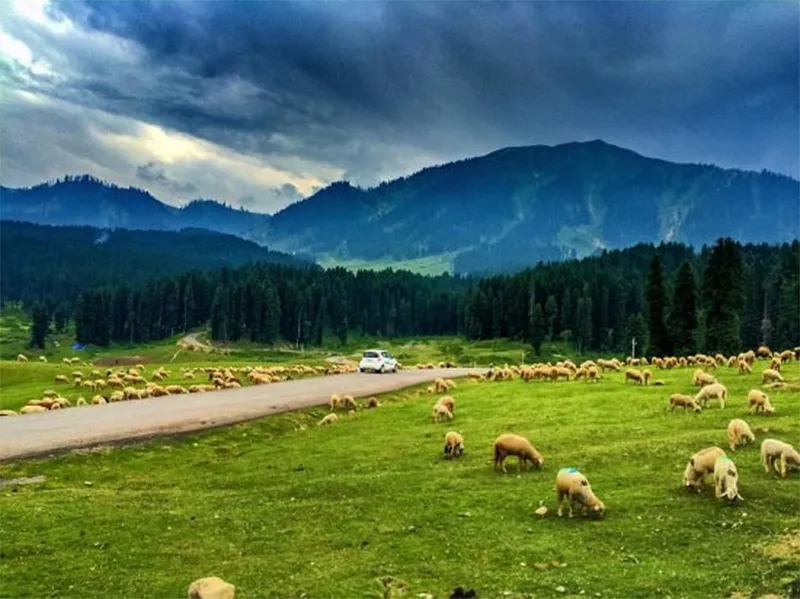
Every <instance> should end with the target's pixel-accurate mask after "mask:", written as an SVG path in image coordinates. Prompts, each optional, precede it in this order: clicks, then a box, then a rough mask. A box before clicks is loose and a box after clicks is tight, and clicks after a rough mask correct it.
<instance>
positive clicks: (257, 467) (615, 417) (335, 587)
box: [0, 362, 800, 598]
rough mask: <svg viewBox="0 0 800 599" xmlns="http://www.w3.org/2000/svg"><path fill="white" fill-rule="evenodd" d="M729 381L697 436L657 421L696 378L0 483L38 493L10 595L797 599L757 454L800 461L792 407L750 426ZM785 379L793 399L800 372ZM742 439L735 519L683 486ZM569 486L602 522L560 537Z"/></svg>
mask: <svg viewBox="0 0 800 599" xmlns="http://www.w3.org/2000/svg"><path fill="white" fill-rule="evenodd" d="M23 366H25V365H23ZM758 366H759V367H757V368H756V369H755V370H756V371H759V372H760V370H761V368H763V367H764V366H763V364H759V365H758ZM20 368H21V367H20ZM717 375H718V377H719V378H720V379H721V380H722V382H724V383H725V384H726V385H727V386H728V388H729V391H730V402H729V405H728V407H727V408H726V409H724V410H721V409H719V408H717V407H716V406H714V407H712V408H709V409H707V410H704V411H703V412H702V413H700V414H694V413H691V412H688V413H681V412H675V413H669V412H667V411H666V410H665V407H666V402H667V397H668V396H669V394H670V393H674V392H678V391H683V392H692V391H693V389H692V386H691V384H690V379H691V370H690V369H688V370H687V369H681V370H676V371H671V372H661V371H658V372H656V374H655V378H660V379H664V380H665V382H666V386H664V387H648V388H640V387H634V386H632V385H628V386H626V385H624V384H623V382H622V375H621V374H611V375H607V376H606V377H605V378H604V379H603V380H602V381H601V382H600V383H598V384H596V385H593V384H590V383H585V382H580V381H579V382H569V383H566V382H561V383H538V382H537V383H530V384H525V383H523V382H521V381H512V382H507V383H475V382H467V381H460V382H459V387H458V389H456V390H455V392H454V396H455V398H456V402H457V404H456V411H455V419H454V420H453V421H452V422H449V423H446V424H444V423H442V424H434V423H432V422H431V419H430V408H431V405H432V404H433V402H434V397H433V396H431V395H427V394H423V393H421V390H419V389H410V390H407V391H405V392H402V393H395V394H392V395H390V396H387V397H384V398H382V401H383V405H382V407H380V408H379V409H376V410H369V411H367V410H360V411H358V412H357V413H356V414H354V415H352V416H342V418H341V420H340V421H339V422H338V423H336V424H335V425H333V426H331V427H325V428H317V427H316V426H314V424H315V422H316V421H317V420H318V419H319V418H320V417H321V416H322V415H323V414H324V413H325V410H324V409H323V408H318V409H314V410H309V411H303V412H294V413H287V414H283V415H279V416H275V417H269V418H265V419H262V420H259V421H255V422H251V423H248V424H242V425H237V426H233V427H229V428H226V429H221V430H217V431H212V432H205V433H202V434H195V435H191V436H188V437H185V438H181V439H170V440H156V441H152V442H149V443H146V444H142V445H137V446H131V447H126V448H116V449H108V450H101V451H95V452H85V453H78V454H72V455H66V456H62V457H58V458H54V459H50V460H38V461H28V462H20V463H15V464H8V465H3V466H0V477H2V478H16V477H30V476H37V475H43V476H45V477H46V482H44V483H43V484H32V485H25V486H20V487H18V488H5V489H1V490H0V514H2V518H0V539H2V541H1V542H0V595H3V596H9V597H22V596H25V597H44V596H64V597H69V596H75V597H178V596H182V595H183V594H184V593H185V589H186V587H187V586H188V584H189V583H190V582H191V581H192V580H194V579H196V578H199V577H202V576H211V575H216V576H220V577H222V578H224V579H225V580H228V581H230V582H232V583H233V584H235V585H236V586H237V597H244V598H246V597H383V596H385V595H384V590H383V587H382V586H381V585H380V584H379V583H378V582H376V578H379V577H383V576H393V577H396V578H398V579H401V580H403V581H405V582H406V583H407V585H408V593H407V596H408V597H419V596H421V594H425V593H430V594H432V595H433V596H435V597H447V596H449V595H450V593H451V592H452V591H453V589H454V588H455V587H457V586H462V587H464V588H465V589H469V588H473V589H475V591H476V592H477V596H478V597H481V598H484V597H509V596H510V597H554V596H565V597H573V596H575V597H579V596H587V597H603V598H611V597H624V598H627V597H674V598H678V597H698V598H701V597H702V598H707V597H720V598H721V597H729V596H731V594H732V593H734V592H741V593H744V594H743V595H740V596H741V597H749V596H751V593H752V596H753V597H758V596H760V595H762V594H765V593H769V592H772V593H778V594H780V595H783V596H788V595H789V594H790V592H792V589H794V592H797V591H798V590H799V589H798V586H800V581H798V579H800V561H798V560H800V537H799V536H798V531H800V474H798V473H797V472H794V473H792V474H791V475H790V477H789V478H788V479H787V480H781V479H779V478H777V477H776V476H774V475H771V474H766V473H764V471H763V469H762V468H761V466H760V463H759V455H758V445H759V444H760V442H761V440H762V439H763V438H765V437H775V438H779V439H783V440H785V441H788V442H790V443H793V444H794V445H795V446H798V445H800V392H798V390H797V387H796V386H790V387H788V388H786V389H782V390H770V391H769V393H770V396H771V398H772V400H773V404H774V405H775V407H776V410H777V412H776V414H774V415H773V416H769V417H763V416H761V417H757V416H748V415H747V414H746V407H745V403H746V400H745V396H746V393H747V391H748V390H749V389H750V388H753V387H758V386H759V380H758V374H757V372H754V374H752V375H749V376H739V375H737V374H735V372H734V371H733V370H729V369H727V368H721V369H719V370H718V372H717ZM784 376H786V377H787V379H789V380H791V381H795V382H796V381H798V379H800V363H797V362H793V363H791V364H789V365H787V366H786V367H785V372H784ZM332 380H335V379H332ZM332 384H333V383H332ZM334 390H335V389H334ZM86 409H95V408H86ZM96 409H103V408H102V407H100V408H96ZM734 417H744V418H746V419H747V420H748V421H749V422H750V424H751V426H752V427H753V429H754V431H755V433H756V437H757V440H756V444H755V445H753V446H749V447H747V448H744V449H741V450H739V451H737V452H735V453H731V452H729V455H732V456H733V458H734V459H735V461H736V463H737V465H738V469H739V473H740V479H741V484H740V493H741V495H742V496H743V497H744V502H743V503H740V504H737V505H734V506H731V505H726V504H724V503H722V502H719V501H716V500H715V499H714V498H713V490H712V489H710V488H707V489H705V490H704V492H703V493H702V494H699V495H697V494H690V493H688V492H687V491H685V490H684V489H682V488H681V477H682V472H683V469H684V466H685V464H686V461H687V459H688V457H689V456H690V455H691V454H692V453H694V452H695V451H697V450H699V449H701V448H703V447H706V446H708V445H714V444H715V445H720V446H723V447H724V448H725V449H726V450H727V449H728V448H727V445H726V444H725V427H726V425H727V423H728V422H729V420H730V419H731V418H734ZM447 430H457V431H459V432H461V433H462V434H463V435H464V438H465V444H466V448H467V449H466V453H465V454H464V455H463V456H462V457H461V458H460V459H458V460H454V461H445V460H443V459H442V457H441V451H442V439H443V437H444V434H445V432H446V431H447ZM508 431H512V432H517V433H520V434H523V435H526V436H527V437H529V438H530V439H531V441H532V442H533V443H534V445H536V446H537V448H538V449H539V450H540V451H541V452H542V453H543V454H544V456H545V464H544V468H543V469H542V470H541V471H530V472H527V471H524V472H521V473H518V472H517V471H516V466H515V465H514V463H513V458H512V459H511V460H510V462H511V463H510V464H509V471H508V473H507V474H502V473H495V472H493V471H492V468H491V448H492V442H493V440H494V439H495V438H496V437H497V435H498V434H500V433H502V432H508ZM565 466H574V467H577V468H579V469H580V470H581V471H582V472H584V473H585V474H586V475H587V476H588V477H589V479H590V481H591V483H592V486H593V488H594V490H595V492H596V493H597V494H598V496H599V497H600V498H601V499H603V501H604V502H605V503H606V506H607V510H608V511H607V515H606V517H605V518H604V519H603V520H590V519H583V518H577V517H576V518H575V519H572V520H569V519H567V518H563V519H559V518H557V517H555V515H554V510H555V508H556V503H555V494H554V492H553V483H554V480H555V475H556V472H557V471H558V469H559V468H561V467H565ZM540 504H544V505H546V506H547V507H548V508H549V509H550V510H551V511H550V513H549V514H548V515H547V516H545V517H543V518H542V517H539V516H536V515H535V514H534V510H536V509H537V508H538V507H539V505H540ZM556 562H557V564H558V565H554V564H555V563H556ZM386 596H388V595H386Z"/></svg>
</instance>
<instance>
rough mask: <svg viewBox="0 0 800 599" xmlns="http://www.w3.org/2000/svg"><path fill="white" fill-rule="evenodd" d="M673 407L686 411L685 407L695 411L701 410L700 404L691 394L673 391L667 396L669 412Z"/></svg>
mask: <svg viewBox="0 0 800 599" xmlns="http://www.w3.org/2000/svg"><path fill="white" fill-rule="evenodd" d="M675 408H683V411H684V412H685V411H686V408H691V409H692V410H693V411H695V412H699V411H700V410H701V408H700V405H699V404H698V403H697V402H696V401H695V399H694V397H692V396H691V395H683V394H681V393H675V394H673V395H670V396H669V410H670V412H672V411H674V410H675Z"/></svg>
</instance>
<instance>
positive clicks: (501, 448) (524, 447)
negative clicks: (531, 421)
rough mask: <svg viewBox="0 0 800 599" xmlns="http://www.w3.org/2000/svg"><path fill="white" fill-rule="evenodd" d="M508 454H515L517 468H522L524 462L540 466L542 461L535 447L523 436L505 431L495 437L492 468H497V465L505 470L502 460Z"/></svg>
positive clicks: (503, 460)
mask: <svg viewBox="0 0 800 599" xmlns="http://www.w3.org/2000/svg"><path fill="white" fill-rule="evenodd" d="M510 455H513V456H517V458H518V460H519V461H518V462H517V469H518V470H522V464H523V463H524V462H530V463H531V464H532V465H533V466H535V467H536V468H541V467H542V464H543V463H544V458H543V457H542V454H540V453H539V452H538V451H536V448H535V447H534V446H533V445H531V442H530V441H528V440H527V439H526V438H525V437H522V436H520V435H515V434H513V433H506V434H504V435H500V436H499V437H497V439H496V440H495V442H494V469H495V470H497V469H498V467H499V468H500V469H501V470H502V471H503V472H506V467H505V464H504V462H505V460H506V458H507V457H508V456H510Z"/></svg>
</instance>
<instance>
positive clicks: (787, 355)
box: [780, 349, 795, 362]
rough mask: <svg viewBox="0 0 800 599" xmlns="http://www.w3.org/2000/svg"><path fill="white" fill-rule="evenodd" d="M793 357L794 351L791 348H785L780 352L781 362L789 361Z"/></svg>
mask: <svg viewBox="0 0 800 599" xmlns="http://www.w3.org/2000/svg"><path fill="white" fill-rule="evenodd" d="M794 357H795V356H794V351H793V350H791V349H785V350H783V351H782V352H781V353H780V358H781V362H789V361H791V359H792V358H794Z"/></svg>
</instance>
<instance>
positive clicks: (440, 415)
mask: <svg viewBox="0 0 800 599" xmlns="http://www.w3.org/2000/svg"><path fill="white" fill-rule="evenodd" d="M452 419H453V413H452V412H451V411H450V410H448V409H447V406H446V405H444V404H440V403H437V404H436V405H435V406H433V421H434V422H439V421H440V420H452Z"/></svg>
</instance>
